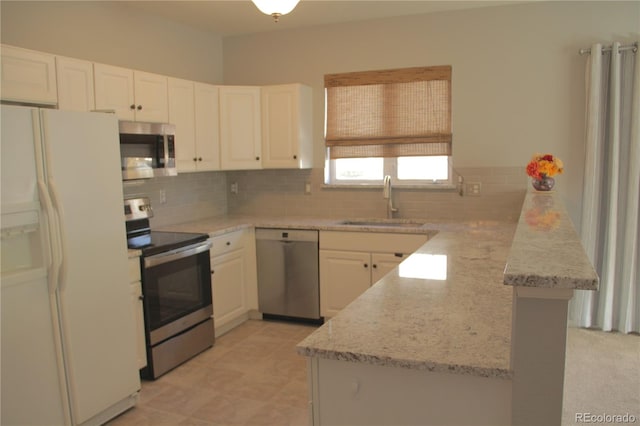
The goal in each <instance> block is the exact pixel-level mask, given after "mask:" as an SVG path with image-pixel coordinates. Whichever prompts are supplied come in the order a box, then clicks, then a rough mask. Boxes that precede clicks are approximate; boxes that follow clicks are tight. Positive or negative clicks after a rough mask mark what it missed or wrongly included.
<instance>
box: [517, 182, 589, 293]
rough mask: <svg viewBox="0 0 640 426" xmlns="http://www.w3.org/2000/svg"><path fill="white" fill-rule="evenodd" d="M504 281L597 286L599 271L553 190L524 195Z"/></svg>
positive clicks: (534, 284) (550, 286)
mask: <svg viewBox="0 0 640 426" xmlns="http://www.w3.org/2000/svg"><path fill="white" fill-rule="evenodd" d="M504 283H505V284H508V285H513V286H522V287H542V288H565V289H582V290H597V289H598V275H597V274H596V272H595V271H594V269H593V266H592V265H591V263H590V262H589V259H588V258H587V256H586V254H585V252H584V250H583V248H582V244H581V243H580V238H579V236H578V234H577V233H576V231H575V229H574V228H573V224H572V223H571V220H570V219H569V217H568V215H567V213H566V211H565V209H564V206H563V205H562V202H560V200H559V198H558V196H557V195H556V194H555V193H553V192H551V193H540V192H530V193H528V194H527V196H526V197H525V200H524V204H523V206H522V214H521V215H520V220H519V222H518V229H517V231H516V234H515V236H514V238H513V244H512V246H511V252H510V253H509V258H508V259H507V266H506V268H505V272H504Z"/></svg>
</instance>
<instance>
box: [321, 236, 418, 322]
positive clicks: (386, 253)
mask: <svg viewBox="0 0 640 426" xmlns="http://www.w3.org/2000/svg"><path fill="white" fill-rule="evenodd" d="M427 240H428V236H427V235H424V234H390V233H367V232H339V231H321V232H320V252H319V263H320V314H321V315H322V316H323V317H332V316H335V315H336V314H337V313H338V312H340V311H341V310H342V309H343V308H344V307H345V306H347V305H348V304H349V303H351V302H352V301H354V300H355V299H356V298H357V297H358V296H360V295H361V294H362V293H364V292H365V291H366V290H367V289H368V288H369V287H370V286H371V285H372V284H375V283H376V282H377V281H379V280H380V279H381V278H382V277H384V276H385V275H386V274H387V273H389V272H390V271H391V270H393V269H394V268H395V267H396V266H398V265H399V264H400V263H401V262H402V261H403V260H404V259H405V258H406V257H407V255H408V254H411V253H413V252H414V251H415V250H417V249H418V248H419V247H420V246H422V245H423V244H424V243H426V242H427Z"/></svg>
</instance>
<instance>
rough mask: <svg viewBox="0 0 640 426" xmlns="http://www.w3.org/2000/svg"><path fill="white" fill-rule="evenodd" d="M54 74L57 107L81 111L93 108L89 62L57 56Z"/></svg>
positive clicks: (94, 104)
mask: <svg viewBox="0 0 640 426" xmlns="http://www.w3.org/2000/svg"><path fill="white" fill-rule="evenodd" d="M56 76H57V80H58V109H62V110H67V111H81V112H86V111H91V110H93V109H95V107H96V103H95V97H94V89H93V64H92V63H91V62H88V61H81V60H78V59H72V58H64V57H61V56H57V57H56Z"/></svg>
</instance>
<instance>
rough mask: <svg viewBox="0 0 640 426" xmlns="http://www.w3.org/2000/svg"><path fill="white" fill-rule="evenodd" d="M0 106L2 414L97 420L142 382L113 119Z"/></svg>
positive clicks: (128, 399) (50, 421) (48, 420)
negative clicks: (138, 363) (137, 356)
mask: <svg viewBox="0 0 640 426" xmlns="http://www.w3.org/2000/svg"><path fill="white" fill-rule="evenodd" d="M1 108H2V114H1V121H0V128H1V138H0V141H1V148H2V149H1V151H0V159H1V163H0V165H1V169H0V173H1V179H2V180H1V188H0V189H1V192H0V196H1V201H2V202H1V213H2V220H1V221H0V228H1V242H2V251H1V252H0V254H1V280H0V287H1V295H0V303H1V306H0V315H1V318H0V324H1V330H0V332H1V353H0V356H1V358H0V369H1V404H2V405H1V406H0V413H1V419H0V423H1V424H2V425H21V424H30V425H80V424H87V425H89V424H103V423H105V422H106V421H107V420H109V419H110V418H112V417H114V416H116V415H118V414H119V413H121V412H123V411H125V410H127V409H128V408H130V407H132V406H133V405H134V404H135V403H136V401H137V397H138V392H139V390H140V378H139V372H138V368H137V365H136V349H135V348H136V345H135V326H134V318H133V313H132V310H131V303H132V302H131V298H130V297H131V296H130V293H129V278H128V259H127V244H126V237H125V225H124V210H123V193H122V181H121V168H120V153H119V136H118V122H117V119H116V117H115V116H114V115H112V114H104V113H82V112H69V111H58V110H45V109H37V108H28V107H19V106H7V105H2V107H1Z"/></svg>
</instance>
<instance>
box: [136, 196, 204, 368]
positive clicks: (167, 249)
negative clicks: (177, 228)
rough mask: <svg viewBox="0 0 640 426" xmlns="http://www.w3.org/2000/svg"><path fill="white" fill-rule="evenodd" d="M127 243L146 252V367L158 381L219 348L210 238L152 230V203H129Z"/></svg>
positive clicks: (143, 265)
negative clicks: (194, 357) (211, 348)
mask: <svg viewBox="0 0 640 426" xmlns="http://www.w3.org/2000/svg"><path fill="white" fill-rule="evenodd" d="M124 209H125V216H126V220H127V222H126V228H127V244H128V246H129V248H131V249H138V250H141V252H142V256H141V257H140V266H141V273H142V295H143V306H144V322H145V339H146V346H147V366H146V367H145V368H144V369H142V370H141V375H142V377H143V378H146V379H156V378H157V377H159V376H161V375H162V374H164V373H166V372H167V371H169V370H171V369H172V368H174V367H176V366H178V365H180V364H181V363H183V362H185V361H186V360H188V359H189V358H191V357H193V356H194V355H196V354H198V353H200V352H202V351H203V350H205V349H207V348H209V347H211V346H212V345H213V343H214V328H213V317H212V316H213V303H212V296H211V265H210V260H209V250H210V248H211V242H210V241H209V236H208V235H207V234H196V233H186V232H162V231H152V230H151V228H150V225H149V218H150V217H152V216H153V210H152V209H151V204H150V202H149V199H148V198H135V199H128V200H125V202H124Z"/></svg>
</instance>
